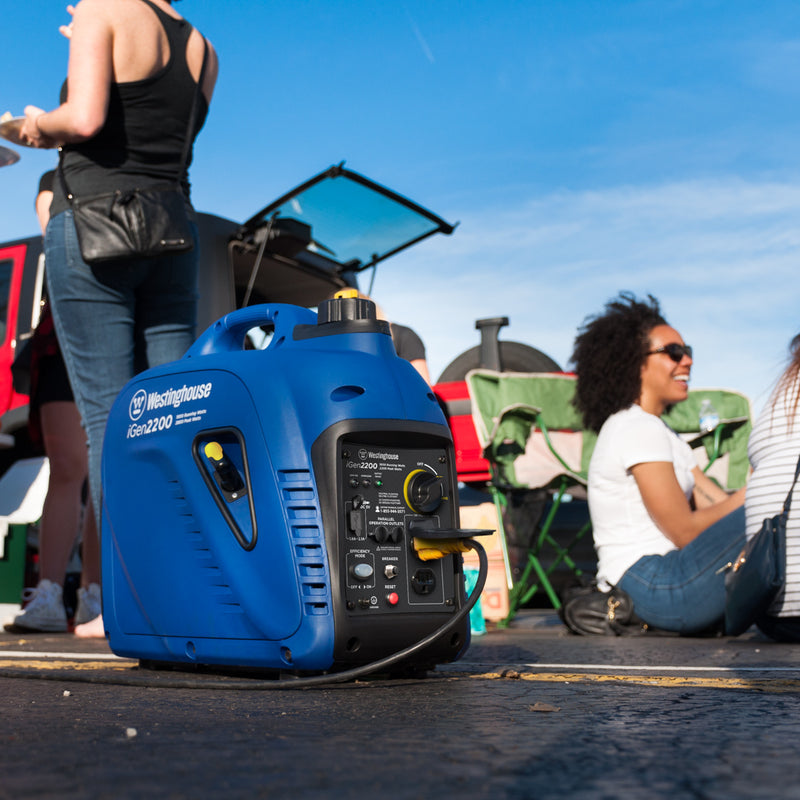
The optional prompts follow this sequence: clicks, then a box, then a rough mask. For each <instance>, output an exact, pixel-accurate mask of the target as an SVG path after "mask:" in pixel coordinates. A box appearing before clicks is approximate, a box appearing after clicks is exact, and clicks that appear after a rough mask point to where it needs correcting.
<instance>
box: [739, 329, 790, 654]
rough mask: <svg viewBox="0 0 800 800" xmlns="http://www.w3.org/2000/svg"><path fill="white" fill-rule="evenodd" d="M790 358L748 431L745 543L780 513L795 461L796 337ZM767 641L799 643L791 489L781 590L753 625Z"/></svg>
mask: <svg viewBox="0 0 800 800" xmlns="http://www.w3.org/2000/svg"><path fill="white" fill-rule="evenodd" d="M789 350H790V352H791V355H792V358H791V361H790V363H789V366H788V367H787V368H786V370H785V372H784V373H783V375H782V376H781V377H780V379H779V380H778V383H777V385H776V387H775V389H774V391H773V392H772V395H771V396H770V399H769V402H768V403H767V404H766V406H765V407H764V410H763V411H762V412H761V414H760V415H759V417H758V419H757V420H756V422H755V425H754V426H753V432H752V433H751V434H750V441H749V443H748V448H747V450H748V455H749V456H750V464H751V466H752V467H753V474H752V475H751V476H750V480H749V481H748V484H747V502H746V504H745V511H746V516H747V538H748V539H749V538H750V537H752V536H755V534H756V533H758V531H759V529H760V528H761V523H762V522H763V521H764V520H765V519H767V518H769V517H774V516H775V515H776V514H779V513H780V512H781V509H782V508H783V502H784V500H785V499H786V494H787V492H788V491H789V487H790V486H791V484H792V480H793V479H794V473H795V469H796V468H797V459H798V457H800V334H798V335H797V336H795V337H794V339H793V340H792V343H791V345H790V347H789ZM756 624H757V625H758V627H759V628H760V629H761V630H762V631H763V632H764V633H766V634H767V636H771V637H772V638H773V639H777V640H778V641H782V642H800V488H798V487H797V486H795V489H794V494H793V497H792V504H791V509H790V511H789V519H788V520H787V523H786V587H785V589H784V591H782V592H781V593H780V594H779V595H778V597H776V598H775V601H774V602H773V604H772V606H770V608H769V609H768V611H767V615H766V616H765V617H763V618H762V619H760V620H758V622H757V623H756Z"/></svg>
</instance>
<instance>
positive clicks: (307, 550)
mask: <svg viewBox="0 0 800 800" xmlns="http://www.w3.org/2000/svg"><path fill="white" fill-rule="evenodd" d="M278 481H279V487H280V493H281V500H282V502H283V506H284V508H285V509H286V516H287V517H288V519H289V526H290V528H291V532H292V546H293V548H294V556H295V564H296V565H297V574H298V577H299V579H300V591H301V594H302V599H303V611H304V613H305V614H306V615H307V616H312V615H321V614H328V613H330V606H329V603H328V597H329V590H328V587H329V585H330V580H329V576H328V570H327V567H326V565H325V552H324V550H323V536H322V518H321V515H320V510H319V503H318V501H317V494H316V490H315V488H314V483H313V481H312V478H311V472H310V471H309V470H307V469H286V470H278Z"/></svg>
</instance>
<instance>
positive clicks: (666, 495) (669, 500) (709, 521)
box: [631, 461, 745, 547]
mask: <svg viewBox="0 0 800 800" xmlns="http://www.w3.org/2000/svg"><path fill="white" fill-rule="evenodd" d="M697 472H700V470H699V469H696V470H695V480H697V474H696V473H697ZM631 473H632V474H633V477H634V479H635V480H636V485H637V486H638V487H639V492H640V493H641V495H642V501H643V502H644V505H645V508H646V509H647V512H648V513H649V514H650V517H651V518H652V520H653V522H655V524H656V525H657V526H658V528H659V530H660V531H661V532H662V533H663V534H664V536H666V537H667V538H668V539H669V540H670V541H671V542H673V543H674V544H675V546H676V547H684V546H685V545H687V544H689V542H691V541H692V540H694V539H696V538H697V537H698V536H699V535H700V534H701V533H702V532H703V531H704V530H705V529H706V528H708V527H710V526H711V525H713V524H714V523H715V522H717V521H718V520H720V519H722V518H723V517H724V516H726V515H727V514H730V512H731V511H734V510H736V509H737V508H739V507H740V506H741V505H742V504H743V503H744V492H745V490H744V489H740V490H739V491H738V492H735V493H734V494H732V495H728V494H725V497H724V499H720V500H719V501H718V502H714V503H712V504H709V505H706V506H705V507H703V508H698V509H697V510H695V511H693V510H692V508H691V506H690V505H689V501H688V500H687V499H686V496H685V495H684V493H683V490H682V489H681V487H680V485H679V484H678V479H677V478H676V477H675V470H674V467H673V465H672V462H670V461H648V462H645V463H642V464H636V465H635V466H633V467H631ZM700 474H701V475H702V473H700ZM703 478H706V476H703ZM701 480H702V479H701ZM706 480H708V482H709V483H712V482H711V480H710V479H709V478H706ZM712 485H713V483H712ZM723 494H724V493H723Z"/></svg>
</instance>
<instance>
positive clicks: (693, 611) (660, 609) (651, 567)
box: [618, 508, 745, 634]
mask: <svg viewBox="0 0 800 800" xmlns="http://www.w3.org/2000/svg"><path fill="white" fill-rule="evenodd" d="M744 529H745V522H744V508H738V509H736V511H733V512H731V513H730V514H728V515H727V516H726V517H723V518H722V519H721V520H719V522H716V523H714V525H712V526H711V527H710V528H706V530H704V531H703V532H702V533H701V534H700V535H699V536H698V537H697V538H696V539H695V540H694V541H692V542H689V544H687V545H686V546H685V547H682V548H681V549H680V550H673V551H671V552H669V553H667V554H666V555H663V556H644V557H642V558H640V559H639V560H638V561H637V562H636V563H635V564H634V565H633V566H632V567H629V568H628V570H627V571H626V572H625V574H624V575H623V576H622V579H621V580H620V582H619V584H618V586H619V588H620V589H622V590H623V591H625V592H627V593H628V594H629V595H630V596H631V598H632V599H633V607H634V610H635V611H636V614H637V615H638V616H639V617H641V618H642V619H643V620H644V621H645V622H646V623H648V624H649V625H652V626H653V627H655V628H661V629H663V630H667V631H677V632H678V633H683V634H693V633H701V632H702V631H705V630H707V629H709V628H711V627H712V626H714V625H717V624H718V623H720V622H721V621H722V619H723V617H724V615H725V573H724V572H718V570H720V569H721V568H722V567H723V566H724V565H725V564H727V563H728V562H729V561H735V560H736V556H738V555H739V553H740V552H741V550H742V548H743V547H744V543H745V534H744Z"/></svg>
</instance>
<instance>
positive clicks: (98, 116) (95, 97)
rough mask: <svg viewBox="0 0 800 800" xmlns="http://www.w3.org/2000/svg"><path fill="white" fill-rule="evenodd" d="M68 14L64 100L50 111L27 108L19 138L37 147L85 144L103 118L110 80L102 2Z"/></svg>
mask: <svg viewBox="0 0 800 800" xmlns="http://www.w3.org/2000/svg"><path fill="white" fill-rule="evenodd" d="M72 14H73V20H72V24H71V27H70V35H69V38H70V49H69V68H68V72H67V86H68V96H67V101H66V103H63V104H62V105H60V106H59V107H58V108H56V109H55V110H53V111H50V112H49V113H47V112H44V111H43V110H42V109H41V108H37V107H36V106H27V107H26V109H25V117H26V122H25V124H24V126H23V128H22V135H23V136H24V137H27V139H28V140H29V141H30V142H31V143H33V144H34V145H35V146H37V147H55V146H57V145H60V144H64V143H67V142H82V141H85V140H86V139H90V138H91V137H92V136H94V135H96V134H97V133H98V132H99V131H100V129H101V128H102V127H103V125H104V123H105V120H106V114H107V112H108V98H109V89H110V86H111V81H112V77H113V61H112V51H113V48H112V45H113V27H112V24H111V20H110V18H109V16H108V14H107V13H105V10H104V8H103V3H102V2H100V0H82V1H81V2H80V3H79V4H78V5H77V6H76V7H75V8H74V9H73V10H72ZM65 35H66V34H65Z"/></svg>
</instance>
